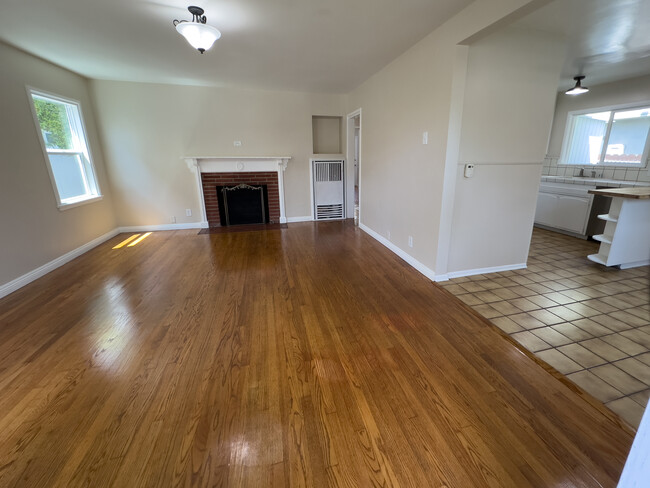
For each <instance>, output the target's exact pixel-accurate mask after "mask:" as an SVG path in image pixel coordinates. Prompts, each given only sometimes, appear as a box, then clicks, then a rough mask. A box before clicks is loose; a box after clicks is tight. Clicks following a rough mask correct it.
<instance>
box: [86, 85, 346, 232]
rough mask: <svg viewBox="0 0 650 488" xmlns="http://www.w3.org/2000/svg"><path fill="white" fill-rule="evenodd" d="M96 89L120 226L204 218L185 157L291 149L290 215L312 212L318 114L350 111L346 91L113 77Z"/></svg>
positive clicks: (286, 152) (288, 152) (287, 190)
mask: <svg viewBox="0 0 650 488" xmlns="http://www.w3.org/2000/svg"><path fill="white" fill-rule="evenodd" d="M92 92H93V96H94V100H95V103H96V105H97V108H98V114H99V125H100V131H101V134H102V136H103V140H104V143H105V146H106V160H107V165H108V167H109V173H110V178H111V182H112V187H113V191H114V199H115V208H116V212H117V215H118V219H119V224H120V225H121V226H137V225H153V224H169V223H170V222H171V217H172V216H175V217H176V221H177V222H178V223H185V222H199V221H200V220H201V212H200V208H199V205H200V203H199V202H200V200H199V195H198V193H197V188H196V180H195V176H194V175H193V174H192V173H191V172H190V171H189V170H188V168H187V166H186V165H185V163H184V162H183V161H182V159H181V158H183V157H186V156H237V155H239V156H291V157H292V158H293V159H291V161H290V162H289V165H288V168H287V170H286V172H285V175H284V178H285V180H284V181H285V203H286V214H287V217H289V218H290V217H303V216H309V215H310V209H311V206H310V200H309V199H310V193H309V158H310V156H311V155H312V115H337V116H343V115H345V104H344V102H345V98H344V97H343V96H342V95H318V94H307V93H297V92H270V91H259V90H239V89H233V88H217V87H190V86H173V85H156V84H148V83H124V82H111V81H93V82H92ZM234 140H238V141H241V142H242V145H241V147H234V145H233V141H234ZM187 208H189V209H191V210H192V216H191V217H186V216H185V209H187Z"/></svg>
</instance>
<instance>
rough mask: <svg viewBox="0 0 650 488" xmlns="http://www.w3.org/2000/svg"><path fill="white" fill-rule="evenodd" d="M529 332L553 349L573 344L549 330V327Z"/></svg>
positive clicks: (566, 338)
mask: <svg viewBox="0 0 650 488" xmlns="http://www.w3.org/2000/svg"><path fill="white" fill-rule="evenodd" d="M531 332H532V333H533V334H535V335H536V336H537V337H539V338H540V339H542V340H543V341H545V342H548V343H549V344H550V345H551V346H553V347H558V346H563V345H565V344H570V343H571V342H573V340H572V339H570V338H568V337H567V336H565V335H562V334H560V333H559V332H557V331H555V330H553V329H551V327H540V328H539V329H532V330H531Z"/></svg>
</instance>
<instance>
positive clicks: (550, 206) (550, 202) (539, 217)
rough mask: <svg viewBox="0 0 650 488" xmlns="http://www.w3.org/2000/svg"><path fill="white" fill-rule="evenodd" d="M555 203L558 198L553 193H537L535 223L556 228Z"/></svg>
mask: <svg viewBox="0 0 650 488" xmlns="http://www.w3.org/2000/svg"><path fill="white" fill-rule="evenodd" d="M557 201H558V196H557V195H555V194H553V193H543V192H540V193H538V194H537V209H536V210H535V223H537V224H542V225H548V226H550V227H557V225H556V218H555V215H556V208H557Z"/></svg>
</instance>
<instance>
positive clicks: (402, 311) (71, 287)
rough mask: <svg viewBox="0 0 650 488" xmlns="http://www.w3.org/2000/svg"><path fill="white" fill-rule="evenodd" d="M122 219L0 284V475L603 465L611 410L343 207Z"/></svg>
mask: <svg viewBox="0 0 650 488" xmlns="http://www.w3.org/2000/svg"><path fill="white" fill-rule="evenodd" d="M124 237H125V236H117V237H115V238H114V239H112V240H111V241H109V242H107V243H105V244H104V245H101V246H99V247H97V248H95V249H93V250H91V251H90V252H88V253H86V254H85V255H83V256H81V257H79V258H78V259H76V260H74V261H72V262H70V263H68V264H66V265H65V266H63V267H61V268H59V269H57V270H55V271H54V272H52V273H50V274H48V275H46V276H45V277H43V278H41V279H39V280H37V281H35V282H33V283H31V284H30V285H28V286H26V287H24V288H22V289H21V290H19V291H17V292H15V293H13V294H12V295H9V296H8V297H5V298H4V299H2V300H0V432H1V433H2V434H1V436H0V486H8V487H51V486H56V487H77V486H93V487H109V486H119V487H122V486H128V487H130V488H131V487H134V488H137V487H190V486H195V487H204V486H205V487H208V486H210V487H212V486H224V487H225V486H235V487H260V486H264V487H276V486H277V487H283V486H292V487H319V488H320V487H327V486H331V487H356V486H362V487H365V486H368V487H371V486H376V487H410V486H414V487H423V486H427V487H428V486H440V487H443V486H444V487H449V488H455V487H459V488H465V487H516V488H524V487H528V486H530V487H533V486H534V487H544V486H548V487H557V486H566V487H569V486H576V487H591V486H601V487H614V486H615V485H616V482H617V479H618V476H619V475H620V472H621V470H622V467H623V464H624V461H625V457H626V455H627V452H628V450H629V448H630V445H631V442H632V438H633V433H632V432H631V431H630V430H629V429H628V428H627V427H626V426H625V425H624V424H623V423H622V422H620V420H619V419H617V417H616V416H615V415H614V414H612V413H610V412H608V411H607V410H606V409H604V407H603V406H602V405H600V404H599V403H598V402H596V401H595V400H594V399H593V398H591V397H589V396H588V395H586V394H584V393H583V392H582V391H581V390H580V389H579V388H577V387H575V385H572V384H571V383H569V382H567V381H564V380H563V379H562V378H561V377H559V376H558V374H557V372H553V371H551V370H549V369H547V368H546V367H545V366H544V364H542V363H540V361H539V360H535V359H534V358H532V357H531V356H530V355H527V354H525V353H524V352H522V350H521V349H519V347H518V346H517V345H516V344H515V343H514V342H513V341H512V340H510V339H509V338H507V337H506V336H505V335H504V334H503V333H502V332H501V331H500V330H498V329H497V328H496V327H494V326H492V325H491V324H489V322H488V321H486V320H485V319H483V318H482V317H480V316H478V315H477V314H476V313H475V312H474V311H472V310H471V309H470V308H469V307H467V306H466V305H465V304H463V303H462V302H461V301H459V300H457V299H456V298H454V297H453V296H451V295H450V294H449V293H447V292H446V291H444V290H443V289H442V288H441V287H439V286H437V285H436V284H434V283H431V282H430V281H428V280H427V279H425V278H424V277H423V276H422V275H420V274H418V273H417V272H416V271H415V270H413V269H412V268H411V267H410V266H408V265H407V264H406V263H405V262H404V261H402V260H401V259H399V258H398V257H396V256H395V255H394V254H392V253H391V252H390V251H388V250H386V249H385V248H384V247H382V246H381V245H380V244H378V243H377V242H376V241H374V240H373V239H371V238H370V237H369V236H368V235H366V234H364V233H363V232H362V231H360V230H359V229H358V228H356V227H354V226H353V225H351V224H350V223H347V222H328V223H304V224H291V225H289V226H288V227H287V228H277V229H275V228H274V229H269V230H265V231H251V232H243V231H242V232H236V233H216V234H203V235H197V234H196V232H194V231H176V232H157V233H153V234H152V235H151V236H150V237H149V238H148V239H146V240H144V241H142V242H141V243H140V244H138V245H137V246H134V247H132V248H122V249H119V250H114V249H112V246H113V245H114V244H115V243H117V242H119V241H120V240H123V239H124Z"/></svg>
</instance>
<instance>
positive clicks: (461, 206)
mask: <svg viewBox="0 0 650 488" xmlns="http://www.w3.org/2000/svg"><path fill="white" fill-rule="evenodd" d="M563 59H564V45H563V43H562V42H558V41H556V40H554V39H552V38H551V37H549V36H546V35H543V34H541V33H535V32H524V31H519V30H516V29H514V28H506V29H502V30H500V31H498V32H496V33H494V34H492V35H490V36H489V37H487V38H485V39H482V40H481V41H478V42H476V43H474V44H472V45H471V46H470V49H469V57H468V66H467V81H466V85H465V99H464V103H463V116H462V130H461V137H460V150H459V164H458V167H457V170H456V171H457V179H456V190H455V197H454V213H453V221H452V232H451V241H450V250H449V264H448V269H447V271H448V272H452V273H458V272H463V271H465V272H467V271H470V270H477V269H482V268H498V267H508V266H513V265H518V264H524V263H525V262H526V259H527V256H528V248H529V244H530V236H531V232H532V226H533V220H534V215H535V203H536V199H537V189H538V186H539V181H540V175H541V167H542V163H543V160H544V155H545V151H546V144H547V141H548V135H549V131H550V127H551V122H552V119H553V110H554V100H555V93H556V90H557V84H558V81H559V75H560V69H561V66H562V62H563ZM467 163H472V164H474V165H475V171H474V176H473V177H472V178H464V177H463V167H464V165H465V164H467Z"/></svg>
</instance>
